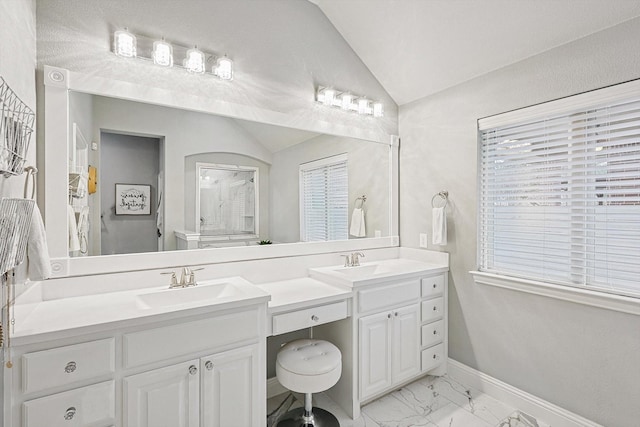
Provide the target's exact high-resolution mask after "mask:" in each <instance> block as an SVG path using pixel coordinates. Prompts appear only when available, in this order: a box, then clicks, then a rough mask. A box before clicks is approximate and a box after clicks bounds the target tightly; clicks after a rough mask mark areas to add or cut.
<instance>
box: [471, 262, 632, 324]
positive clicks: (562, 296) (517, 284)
mask: <svg viewBox="0 0 640 427" xmlns="http://www.w3.org/2000/svg"><path fill="white" fill-rule="evenodd" d="M469 273H471V275H472V276H473V280H475V282H476V284H480V285H489V286H497V287H499V288H505V289H513V290H516V291H520V292H526V293H529V294H534V295H541V296H545V297H549V298H555V299H559V300H563V301H570V302H574V303H577V304H584V305H589V306H592V307H598V308H604V309H607V310H614V311H619V312H621V313H628V314H635V315H637V316H640V299H638V298H632V297H625V296H621V295H612V294H607V293H603V292H596V291H590V290H587V289H579V288H572V287H569V286H560V285H552V284H550V283H544V282H537V281H534V280H526V279H519V278H515V277H509V276H501V275H498V274H492V273H485V272H482V271H470V272H469Z"/></svg>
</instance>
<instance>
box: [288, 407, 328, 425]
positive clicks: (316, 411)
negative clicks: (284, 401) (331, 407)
mask: <svg viewBox="0 0 640 427" xmlns="http://www.w3.org/2000/svg"><path fill="white" fill-rule="evenodd" d="M311 412H312V415H311V419H310V420H309V419H308V418H307V417H305V416H304V413H305V411H304V408H296V409H292V410H291V411H289V412H287V413H286V414H284V415H283V416H282V420H281V421H280V422H278V424H277V425H276V427H340V423H339V422H338V419H337V418H336V417H335V416H334V415H333V414H332V413H331V412H329V411H325V410H324V409H322V408H316V407H315V406H314V407H313V409H312V410H311Z"/></svg>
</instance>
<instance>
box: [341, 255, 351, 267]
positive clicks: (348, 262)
mask: <svg viewBox="0 0 640 427" xmlns="http://www.w3.org/2000/svg"><path fill="white" fill-rule="evenodd" d="M340 256H343V257H344V266H345V267H351V254H347V255H340Z"/></svg>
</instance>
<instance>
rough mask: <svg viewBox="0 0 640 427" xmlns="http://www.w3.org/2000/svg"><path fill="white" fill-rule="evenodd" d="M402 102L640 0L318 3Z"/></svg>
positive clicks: (630, 12) (626, 10)
mask: <svg viewBox="0 0 640 427" xmlns="http://www.w3.org/2000/svg"><path fill="white" fill-rule="evenodd" d="M310 1H312V2H313V3H316V4H317V5H318V6H319V7H320V9H321V10H322V11H323V12H324V14H325V15H326V16H327V17H328V18H329V20H330V21H331V22H332V23H333V25H334V26H335V27H336V29H337V30H338V31H339V32H340V33H341V34H342V36H343V37H344V39H345V40H346V41H347V43H349V45H351V47H352V49H353V50H354V51H355V52H356V54H357V55H358V56H360V58H361V59H362V61H363V62H364V63H365V65H366V66H367V67H368V68H369V69H370V70H371V72H372V73H373V74H374V75H375V77H376V78H377V79H378V81H380V83H381V84H382V85H383V86H384V87H385V89H386V90H387V92H388V93H389V94H390V95H391V97H392V98H393V99H394V100H395V101H396V103H397V104H398V105H402V104H406V103H409V102H411V101H414V100H417V99H420V98H423V97H425V96H428V95H430V94H433V93H436V92H439V91H441V90H443V89H446V88H448V87H452V86H455V85H457V84H459V83H462V82H464V81H467V80H470V79H472V78H474V77H477V76H480V75H482V74H486V73H488V72H490V71H493V70H496V69H498V68H502V67H505V66H507V65H509V64H513V63H515V62H518V61H521V60H523V59H526V58H528V57H530V56H533V55H536V54H539V53H541V52H544V51H546V50H549V49H552V48H554V47H557V46H560V45H563V44H565V43H568V42H571V41H573V40H576V39H579V38H582V37H585V36H587V35H589V34H593V33H595V32H598V31H601V30H603V29H606V28H608V27H612V26H615V25H617V24H619V23H621V22H624V21H626V20H629V19H632V18H634V17H637V16H640V1H638V0H310Z"/></svg>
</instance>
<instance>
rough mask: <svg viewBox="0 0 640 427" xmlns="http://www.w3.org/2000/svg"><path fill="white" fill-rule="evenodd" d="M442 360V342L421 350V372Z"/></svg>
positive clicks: (437, 364)
mask: <svg viewBox="0 0 640 427" xmlns="http://www.w3.org/2000/svg"><path fill="white" fill-rule="evenodd" d="M443 360H444V344H438V345H435V346H433V347H429V348H427V349H425V350H422V372H425V371H429V370H431V369H433V368H435V367H437V366H439V365H440V364H441V363H442V361H443Z"/></svg>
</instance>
